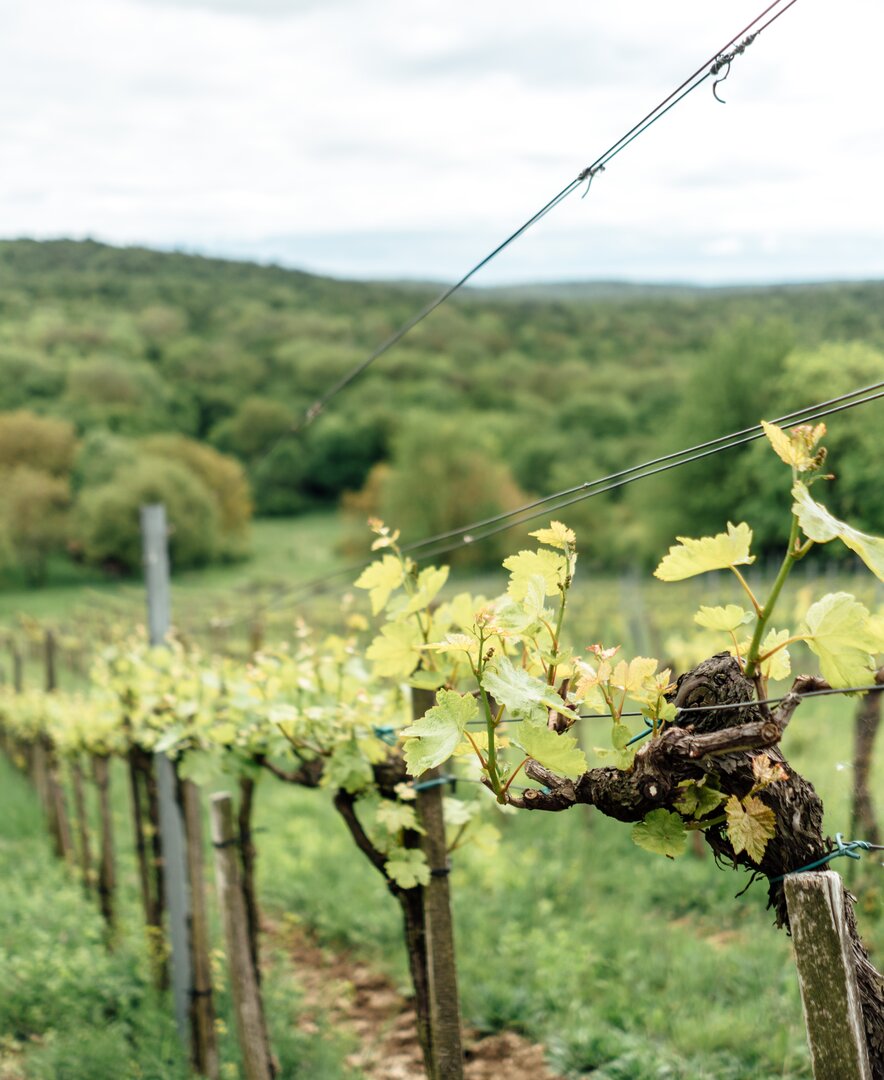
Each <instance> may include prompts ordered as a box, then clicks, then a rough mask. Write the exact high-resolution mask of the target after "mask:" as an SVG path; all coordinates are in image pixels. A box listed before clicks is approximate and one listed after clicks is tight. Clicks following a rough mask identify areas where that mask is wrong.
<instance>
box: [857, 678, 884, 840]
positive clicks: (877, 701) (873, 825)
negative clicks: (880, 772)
mask: <svg viewBox="0 0 884 1080" xmlns="http://www.w3.org/2000/svg"><path fill="white" fill-rule="evenodd" d="M875 681H876V682H877V683H879V684H882V690H884V668H882V669H881V670H880V671H879V672H878V673H877V675H876V677H875ZM880 726H881V692H880V691H875V692H873V693H870V694H866V695H865V696H864V697H863V698H862V699H861V701H860V703H859V705H858V706H857V709H856V719H855V721H854V744H853V808H852V811H851V815H850V822H851V834H852V835H853V836H854V837H859V838H862V839H863V840H868V841H869V842H870V843H872V844H880V843H881V832H880V830H879V828H878V818H877V815H876V813H875V802H874V800H873V798H872V791H871V787H870V784H869V778H870V776H871V771H872V760H873V750H874V747H875V738H876V736H877V734H878V728H879V727H880Z"/></svg>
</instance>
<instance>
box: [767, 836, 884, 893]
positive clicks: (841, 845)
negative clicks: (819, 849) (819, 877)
mask: <svg viewBox="0 0 884 1080" xmlns="http://www.w3.org/2000/svg"><path fill="white" fill-rule="evenodd" d="M835 843H836V844H837V845H838V846H837V847H836V848H835V850H834V851H830V852H829V854H828V855H824V856H823V857H822V858H821V859H817V860H816V862H812V863H808V864H807V866H799V867H798V869H797V870H790V871H789V874H803V873H804V872H805V870H816V869H818V868H819V867H820V866H825V865H826V863H828V862H831V861H832V859H837V858H839V857H840V856H841V855H845V856H846V857H847V858H848V859H858V858H859V857H860V856H859V853H860V852H861V851H882V850H884V847H882V845H880V844H870V843H869V841H868V840H849V841H848V842H847V843H845V842H844V836H843V834H842V833H835ZM789 874H780V876H779V877H773V878H771V879H770V883H771V885H775V884H776V883H777V882H779V881H782V880H783V879H784V878H787V877H788V876H789Z"/></svg>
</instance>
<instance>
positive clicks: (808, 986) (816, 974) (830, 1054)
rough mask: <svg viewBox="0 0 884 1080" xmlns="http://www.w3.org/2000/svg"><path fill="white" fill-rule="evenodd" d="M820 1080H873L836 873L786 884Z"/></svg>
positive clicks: (802, 876)
mask: <svg viewBox="0 0 884 1080" xmlns="http://www.w3.org/2000/svg"><path fill="white" fill-rule="evenodd" d="M784 888H785V892H786V903H787V904H788V907H789V921H790V923H791V926H792V938H793V941H794V943H795V962H796V964H797V967H798V982H799V984H800V987H801V1000H802V1002H803V1004H804V1019H805V1021H806V1023H807V1041H808V1043H809V1044H810V1058H811V1064H812V1067H813V1075H814V1078H815V1080H872V1071H871V1068H870V1066H869V1058H868V1050H867V1045H866V1034H865V1028H864V1026H863V1017H862V1007H861V1005H860V999H859V992H858V990H857V984H856V969H855V966H854V959H853V946H852V943H851V940H850V937H849V935H848V932H847V923H846V918H845V910H844V906H845V897H844V886H843V884H842V882H841V877H840V876H839V875H838V874H836V873H835V872H834V871H832V870H824V871H821V872H819V873H804V874H790V875H789V876H788V877H787V878H786V879H785V882H784Z"/></svg>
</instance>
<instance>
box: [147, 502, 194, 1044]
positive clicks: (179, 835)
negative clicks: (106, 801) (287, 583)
mask: <svg viewBox="0 0 884 1080" xmlns="http://www.w3.org/2000/svg"><path fill="white" fill-rule="evenodd" d="M141 539H142V549H143V553H144V580H145V584H146V586H147V624H148V632H149V635H150V643H151V644H152V645H161V644H162V643H163V642H164V641H165V639H166V633H167V632H168V629H169V623H170V621H171V599H170V588H169V546H168V541H167V529H166V508H165V506H163V505H162V504H157V505H153V506H142V507H141ZM154 764H155V766H156V771H157V788H158V792H159V804H160V842H161V844H162V849H163V866H164V873H163V885H164V892H165V894H166V910H167V911H168V913H169V939H170V942H171V946H172V958H171V959H172V995H173V997H174V1000H175V1021H176V1023H177V1025H178V1034H179V1035H180V1036H181V1041H182V1042H183V1043H184V1044H185V1046H187V1047H188V1048H189V1047H190V995H191V989H192V985H193V980H192V972H191V964H190V895H189V892H188V885H187V847H186V840H185V835H184V818H183V816H182V813H181V806H180V805H179V802H178V798H177V786H178V785H177V778H176V775H175V768H174V766H173V765H172V762H171V761H170V760H169V758H168V757H166V755H165V754H156V755H155V757H154Z"/></svg>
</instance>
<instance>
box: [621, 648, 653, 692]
mask: <svg viewBox="0 0 884 1080" xmlns="http://www.w3.org/2000/svg"><path fill="white" fill-rule="evenodd" d="M656 670H657V661H656V660H654V659H652V658H651V657H649V656H636V657H634V658H633V659H632V660H630V661H629V663H628V664H627V663H626V661H625V660H621V661H620V663H619V664H617V666H616V667H615V668H614V671H613V672H612V674H611V685H612V686H615V687H616V688H617V689H618V690H625V691H626V692H627V693H628V694H635V693H638V692H639V691H640V690H644V689H646V688H647V686H648V684H649V683H650V684H651V685H653V678H654V673H655V672H656Z"/></svg>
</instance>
